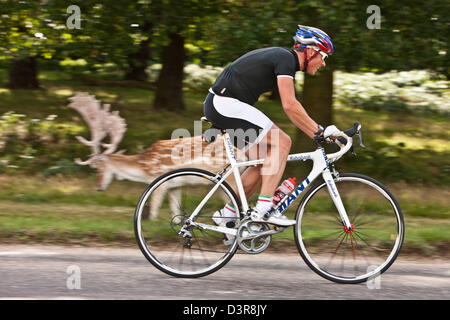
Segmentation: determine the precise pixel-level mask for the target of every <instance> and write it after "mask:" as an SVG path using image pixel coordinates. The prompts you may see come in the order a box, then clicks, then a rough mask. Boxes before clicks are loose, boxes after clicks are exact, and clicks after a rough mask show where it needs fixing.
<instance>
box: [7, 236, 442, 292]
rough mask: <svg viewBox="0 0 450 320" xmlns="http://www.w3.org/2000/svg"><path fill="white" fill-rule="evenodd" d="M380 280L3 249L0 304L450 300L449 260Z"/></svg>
mask: <svg viewBox="0 0 450 320" xmlns="http://www.w3.org/2000/svg"><path fill="white" fill-rule="evenodd" d="M379 280H380V281H379V282H378V283H371V284H370V285H367V283H364V284H358V285H342V284H336V283H333V282H330V281H328V280H326V279H323V278H321V277H319V276H318V275H316V274H315V273H314V272H313V271H311V270H310V269H309V268H308V267H307V266H306V265H305V263H304V262H303V260H301V257H300V256H299V255H297V254H274V253H267V252H265V253H262V254H260V255H246V254H236V255H235V256H234V257H233V259H232V260H231V261H230V262H229V263H228V264H227V265H226V266H225V267H223V268H222V269H221V270H219V271H218V272H216V273H214V274H211V275H209V276H207V277H204V278H199V279H178V278H173V277H170V276H168V275H166V274H164V273H162V272H160V271H159V270H157V269H156V268H154V267H153V266H152V265H151V264H150V263H148V262H147V260H146V259H145V258H144V256H143V255H142V254H141V252H140V251H139V249H138V248H137V247H136V248H126V249H125V248H118V249H115V248H111V247H109V248H100V247H91V248H85V247H57V246H41V245H39V246H37V245H30V246H26V245H0V299H45V300H47V299H88V300H92V299H106V300H109V299H133V300H134V299H139V300H141V299H146V300H147V299H152V300H154V299H157V300H159V299H164V300H180V299H183V300H203V299H205V300H206V299H208V300H210V299H215V300H228V299H233V300H236V299H237V300H248V299H251V300H272V299H277V300H285V299H295V300H304V299H339V300H341V299H345V300H348V299H401V300H402V299H419V300H436V299H449V298H450V261H449V260H444V259H440V260H427V259H419V260H418V259H408V258H405V257H399V258H398V260H397V261H396V262H395V263H394V265H393V266H392V267H391V268H390V269H389V270H388V271H387V272H386V273H384V274H383V275H381V277H380V279H379Z"/></svg>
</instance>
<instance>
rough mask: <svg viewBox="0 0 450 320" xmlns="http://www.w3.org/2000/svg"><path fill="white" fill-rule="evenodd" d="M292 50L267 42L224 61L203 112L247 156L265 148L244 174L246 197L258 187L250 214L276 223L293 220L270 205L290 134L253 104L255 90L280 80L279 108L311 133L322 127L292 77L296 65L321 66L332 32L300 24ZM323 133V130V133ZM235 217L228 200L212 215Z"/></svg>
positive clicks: (224, 219) (219, 220)
mask: <svg viewBox="0 0 450 320" xmlns="http://www.w3.org/2000/svg"><path fill="white" fill-rule="evenodd" d="M298 27H299V28H298V30H297V32H296V34H295V36H294V37H293V39H294V46H293V48H292V49H291V50H287V49H284V48H280V47H271V48H264V49H257V50H254V51H251V52H249V53H247V54H245V55H243V56H241V57H240V58H238V59H237V60H235V61H234V62H233V63H232V64H231V65H229V66H228V67H226V68H225V69H224V70H223V72H222V73H221V74H220V75H219V77H218V78H217V79H216V81H215V83H214V84H213V85H212V87H211V88H210V89H209V94H208V95H207V97H206V100H205V102H204V114H205V116H206V118H207V119H208V120H209V121H210V122H211V123H212V124H213V125H214V126H215V127H218V128H222V129H227V132H229V133H230V136H231V137H232V140H233V142H234V144H235V146H236V147H237V148H240V149H242V150H243V151H244V152H245V153H246V155H247V156H248V157H249V158H250V159H252V160H253V159H257V158H258V157H257V156H256V155H258V154H261V152H263V151H265V152H266V156H265V158H266V160H265V161H264V164H263V165H262V166H253V167H249V168H247V169H246V170H245V172H244V173H243V175H242V181H243V187H244V191H245V194H246V196H247V198H249V197H250V196H251V195H252V194H253V193H255V192H256V190H257V188H258V187H259V185H261V191H260V194H259V197H258V201H257V203H256V207H255V208H253V209H252V212H251V218H252V220H253V221H256V222H267V223H271V224H275V225H279V226H290V225H294V224H295V220H289V219H288V218H287V217H286V216H284V215H282V214H279V213H278V212H275V210H272V206H273V202H272V201H273V199H272V198H273V195H274V192H275V190H276V188H277V186H278V184H279V182H280V180H281V177H282V175H283V172H284V169H285V167H286V160H287V156H288V155H289V151H290V148H291V139H290V137H289V136H288V135H287V134H286V133H284V132H283V131H282V130H281V129H280V128H279V127H278V126H276V125H275V124H274V123H273V122H272V121H271V120H270V119H269V118H268V117H267V116H266V115H265V114H264V113H262V112H261V111H259V110H258V109H256V108H255V107H253V104H255V103H256V102H257V101H258V98H259V96H260V95H261V94H262V93H264V92H268V91H272V90H274V89H275V88H276V87H277V86H278V90H279V93H280V98H281V103H282V105H283V110H284V112H285V113H286V115H287V116H288V117H289V119H290V120H291V121H292V123H293V124H294V125H295V126H296V127H298V128H299V129H300V130H302V131H303V132H304V133H305V134H306V135H308V136H309V137H310V138H314V136H315V135H316V134H317V133H318V132H322V131H323V128H322V127H321V126H319V125H318V124H317V123H316V122H315V121H314V120H313V119H311V118H310V117H309V116H308V114H307V113H306V111H305V109H304V108H303V107H302V105H301V104H300V102H299V101H298V100H297V99H296V97H295V89H294V78H295V73H296V72H297V71H303V72H306V73H308V74H310V75H314V74H315V73H316V72H317V71H318V70H319V69H320V68H321V67H325V65H326V64H325V59H326V58H327V57H328V55H331V54H333V51H334V48H333V43H332V41H331V38H330V37H329V36H328V35H327V34H326V33H325V32H323V31H322V30H320V29H318V28H314V27H308V26H302V25H299V26H298ZM324 136H325V137H326V132H325V134H324ZM234 217H236V209H235V208H234V207H233V206H232V204H230V203H227V204H226V205H225V207H224V208H223V209H221V210H219V211H216V212H215V213H214V215H213V221H214V222H215V223H216V224H218V225H226V224H227V223H229V222H231V221H232V219H233V218H234Z"/></svg>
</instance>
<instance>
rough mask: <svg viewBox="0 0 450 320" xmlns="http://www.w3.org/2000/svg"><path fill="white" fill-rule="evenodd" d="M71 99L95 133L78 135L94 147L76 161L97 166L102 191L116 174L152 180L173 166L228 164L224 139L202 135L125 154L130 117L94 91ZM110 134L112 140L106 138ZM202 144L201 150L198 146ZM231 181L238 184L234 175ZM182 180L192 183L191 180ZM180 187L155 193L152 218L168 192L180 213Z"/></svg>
mask: <svg viewBox="0 0 450 320" xmlns="http://www.w3.org/2000/svg"><path fill="white" fill-rule="evenodd" d="M69 100H70V103H69V105H68V107H69V108H72V109H74V110H75V111H77V112H78V113H79V114H80V115H81V117H82V118H83V120H84V122H85V123H86V124H87V126H88V128H89V131H90V133H91V138H90V140H87V139H85V138H83V137H82V136H76V137H75V138H76V139H77V140H78V141H79V142H81V143H82V144H83V145H86V146H88V147H90V148H91V154H90V155H89V157H88V159H87V160H85V161H82V160H81V159H80V158H76V159H74V161H75V163H77V164H79V165H83V166H86V165H89V166H90V167H91V168H93V169H95V171H96V175H97V190H98V191H104V190H106V189H107V188H108V186H109V185H110V184H111V182H112V181H113V180H114V178H116V179H118V180H130V181H135V182H141V183H145V184H149V183H151V182H152V181H153V180H154V179H155V178H157V177H159V176H160V175H162V174H163V173H165V172H168V171H170V170H175V169H179V168H187V167H199V166H200V167H201V168H203V169H205V170H208V171H211V172H220V171H221V170H223V168H224V167H225V166H226V165H227V162H228V160H227V159H226V156H225V148H224V145H223V142H222V141H221V139H218V140H217V141H216V142H213V143H207V142H205V141H203V139H202V136H194V137H186V138H178V139H170V140H159V141H157V142H155V143H154V144H153V145H151V146H150V147H149V148H148V149H146V150H144V151H143V152H142V153H139V154H134V155H126V154H124V153H125V152H126V150H120V151H117V152H116V150H117V149H118V146H119V144H120V142H121V141H122V139H123V137H124V135H125V132H126V130H127V124H126V121H125V119H124V118H122V117H121V116H120V115H119V112H118V111H112V112H111V111H110V107H111V105H110V104H103V106H102V104H101V102H100V101H99V100H97V99H96V98H95V96H94V95H90V94H88V93H85V92H76V93H75V95H74V96H73V97H70V98H69ZM108 136H109V143H105V142H103V141H104V140H105V139H106V138H107V137H108ZM195 148H197V150H195ZM200 148H201V152H200V150H198V149H200ZM196 151H197V152H196ZM235 153H236V155H237V158H238V159H245V158H246V157H245V155H244V154H243V152H241V151H240V150H239V149H235ZM227 182H228V183H229V184H230V185H231V186H232V187H235V185H234V181H233V180H232V179H230V180H229V181H227ZM182 183H184V184H189V183H190V181H183V182H182ZM177 187H179V186H173V188H172V189H170V190H163V189H161V188H159V189H157V190H158V192H156V193H154V194H153V196H152V201H151V202H150V208H149V215H148V218H149V219H156V218H157V216H158V210H159V208H160V206H161V203H162V200H163V199H164V196H165V194H166V193H168V198H169V205H170V209H171V211H172V214H173V215H174V216H175V215H178V214H179V208H177V203H178V202H177V201H178V199H179V196H180V195H179V190H177Z"/></svg>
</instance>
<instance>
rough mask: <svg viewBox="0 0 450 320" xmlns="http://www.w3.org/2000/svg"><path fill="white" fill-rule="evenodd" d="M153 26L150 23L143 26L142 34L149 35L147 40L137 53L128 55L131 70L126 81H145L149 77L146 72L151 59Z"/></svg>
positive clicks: (126, 75)
mask: <svg viewBox="0 0 450 320" xmlns="http://www.w3.org/2000/svg"><path fill="white" fill-rule="evenodd" d="M152 28H153V25H152V24H151V23H150V22H147V23H145V24H144V25H143V26H142V32H144V33H145V34H147V35H148V38H147V39H146V40H142V41H141V43H140V44H139V48H138V49H137V51H136V52H133V53H131V54H129V55H128V66H129V69H128V71H127V73H126V74H125V80H135V81H145V80H147V79H148V75H147V73H146V72H145V71H146V69H147V66H148V61H149V60H150V58H151V49H150V43H151V37H150V36H151V31H152Z"/></svg>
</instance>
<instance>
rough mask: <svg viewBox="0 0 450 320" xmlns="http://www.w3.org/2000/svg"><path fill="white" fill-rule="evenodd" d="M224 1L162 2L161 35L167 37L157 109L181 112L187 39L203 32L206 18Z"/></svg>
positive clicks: (160, 9)
mask: <svg viewBox="0 0 450 320" xmlns="http://www.w3.org/2000/svg"><path fill="white" fill-rule="evenodd" d="M221 4H222V2H221V1H218V0H190V1H188V0H177V1H174V0H162V1H161V3H160V6H159V10H158V13H159V16H158V21H159V22H160V25H159V26H160V27H159V32H160V33H162V34H165V35H166V39H165V42H166V43H165V45H164V48H163V50H162V57H161V62H162V69H161V71H160V74H159V77H158V80H157V82H156V92H155V100H154V102H153V107H154V108H155V109H157V110H158V109H159V110H161V109H164V110H181V109H184V108H185V105H184V101H183V68H184V63H185V59H186V50H185V45H186V39H188V38H191V37H192V36H193V35H192V34H197V36H198V32H200V30H202V29H201V25H202V23H203V21H204V19H205V18H206V17H209V16H214V17H215V13H216V12H218V9H219V7H220V6H221Z"/></svg>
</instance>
